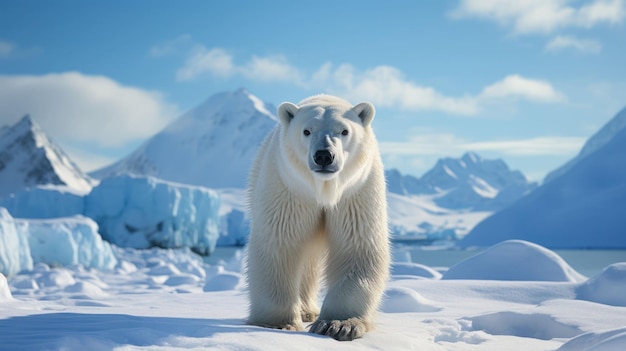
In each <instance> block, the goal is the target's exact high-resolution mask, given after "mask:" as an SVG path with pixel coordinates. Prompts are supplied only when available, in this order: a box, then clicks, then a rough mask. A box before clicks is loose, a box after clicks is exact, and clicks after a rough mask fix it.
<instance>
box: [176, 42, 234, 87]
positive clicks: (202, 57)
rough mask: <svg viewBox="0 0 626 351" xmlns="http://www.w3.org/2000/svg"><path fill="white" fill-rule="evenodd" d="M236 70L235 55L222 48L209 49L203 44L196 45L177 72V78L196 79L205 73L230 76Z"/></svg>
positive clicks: (182, 79)
mask: <svg viewBox="0 0 626 351" xmlns="http://www.w3.org/2000/svg"><path fill="white" fill-rule="evenodd" d="M234 71H235V65H234V63H233V57H232V56H231V55H230V54H229V53H227V52H226V51H225V50H223V49H220V48H215V49H211V50H207V49H206V48H205V47H203V46H196V47H195V48H194V49H193V50H192V53H191V54H190V55H189V57H187V60H186V62H185V65H184V66H183V67H181V68H180V69H178V71H177V72H176V79H178V80H179V81H186V80H194V79H196V78H198V76H201V75H204V74H210V75H214V76H218V77H229V76H232V75H233V73H234Z"/></svg>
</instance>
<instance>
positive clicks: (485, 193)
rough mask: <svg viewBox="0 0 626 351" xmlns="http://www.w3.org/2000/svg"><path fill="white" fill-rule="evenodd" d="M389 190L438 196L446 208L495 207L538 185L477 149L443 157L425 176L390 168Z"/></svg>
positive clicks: (501, 205)
mask: <svg viewBox="0 0 626 351" xmlns="http://www.w3.org/2000/svg"><path fill="white" fill-rule="evenodd" d="M386 176H387V181H388V183H389V191H390V192H394V193H398V194H403V195H405V194H415V195H425V194H433V195H435V196H436V199H435V202H436V203H437V204H438V205H440V206H442V207H445V208H473V209H481V210H485V209H488V210H494V209H498V208H502V207H503V206H504V205H506V204H509V203H512V201H514V200H516V199H517V198H519V197H521V196H522V195H524V194H525V193H527V192H529V191H530V190H532V189H534V188H535V187H536V186H537V185H536V184H535V183H529V182H528V181H527V180H526V177H524V175H523V174H522V173H521V172H519V171H513V170H510V169H509V167H508V166H507V164H506V163H505V162H504V161H502V160H500V159H495V160H487V159H483V158H482V157H481V156H480V155H478V154H477V153H475V152H467V153H465V154H464V155H463V156H461V158H452V157H446V158H442V159H439V160H438V161H437V163H436V164H435V166H434V167H433V168H432V169H431V170H429V171H428V172H426V173H425V174H424V175H423V176H422V177H421V178H419V179H418V178H414V177H411V176H402V175H401V174H399V172H397V171H394V172H390V171H388V172H386Z"/></svg>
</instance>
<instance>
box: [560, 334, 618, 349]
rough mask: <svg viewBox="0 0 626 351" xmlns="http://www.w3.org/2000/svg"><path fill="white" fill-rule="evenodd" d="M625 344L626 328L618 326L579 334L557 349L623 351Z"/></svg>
mask: <svg viewBox="0 0 626 351" xmlns="http://www.w3.org/2000/svg"><path fill="white" fill-rule="evenodd" d="M625 345H626V328H618V329H612V330H604V331H597V332H589V333H585V334H582V335H579V336H577V337H575V338H573V339H571V340H569V341H568V342H566V343H565V344H563V346H561V347H560V348H559V349H558V350H557V351H618V350H619V351H621V350H624V346H625Z"/></svg>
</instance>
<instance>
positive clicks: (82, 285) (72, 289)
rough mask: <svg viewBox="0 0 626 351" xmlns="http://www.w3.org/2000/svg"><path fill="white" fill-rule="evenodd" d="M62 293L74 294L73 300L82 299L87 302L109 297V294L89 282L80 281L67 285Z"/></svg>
mask: <svg viewBox="0 0 626 351" xmlns="http://www.w3.org/2000/svg"><path fill="white" fill-rule="evenodd" d="M64 291H65V292H69V293H73V294H76V295H74V298H82V299H88V300H91V299H97V298H102V297H107V296H109V294H107V293H106V292H104V291H103V290H102V288H100V287H99V286H98V285H96V284H94V283H91V282H89V281H82V282H77V283H75V284H72V285H69V286H67V287H66V288H65V289H64Z"/></svg>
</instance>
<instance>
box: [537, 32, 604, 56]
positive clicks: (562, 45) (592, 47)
mask: <svg viewBox="0 0 626 351" xmlns="http://www.w3.org/2000/svg"><path fill="white" fill-rule="evenodd" d="M565 49H574V50H578V51H580V52H583V53H590V54H597V53H599V52H600V51H601V50H602V44H600V43H599V42H597V41H595V40H588V39H579V38H575V37H570V36H564V35H558V36H556V37H555V38H554V39H552V40H551V41H550V42H549V43H548V44H547V45H546V47H545V50H546V51H550V52H556V51H561V50H565Z"/></svg>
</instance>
